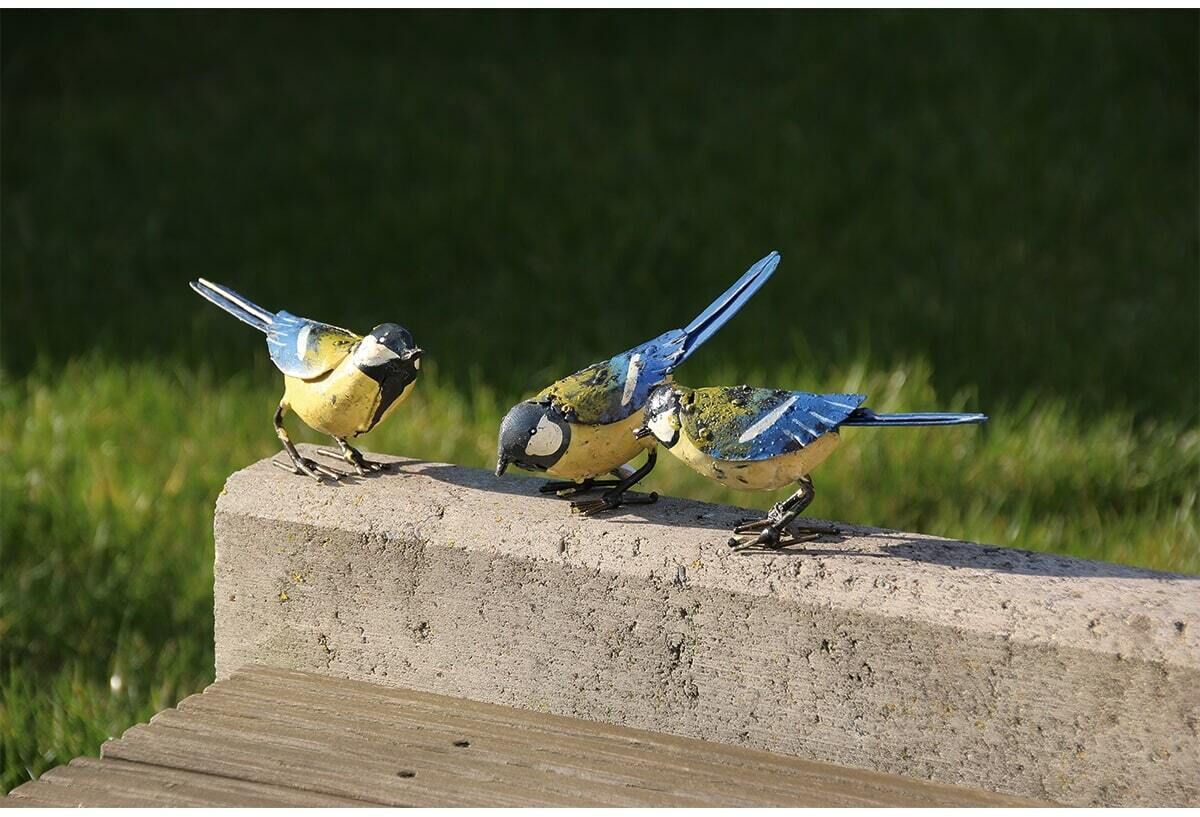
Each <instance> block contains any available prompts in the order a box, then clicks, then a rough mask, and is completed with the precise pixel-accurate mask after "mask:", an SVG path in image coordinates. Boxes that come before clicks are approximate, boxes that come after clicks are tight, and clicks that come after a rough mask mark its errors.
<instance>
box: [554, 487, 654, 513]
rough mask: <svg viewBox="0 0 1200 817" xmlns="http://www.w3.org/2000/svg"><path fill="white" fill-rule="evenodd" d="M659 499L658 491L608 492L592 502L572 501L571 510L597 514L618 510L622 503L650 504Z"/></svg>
mask: <svg viewBox="0 0 1200 817" xmlns="http://www.w3.org/2000/svg"><path fill="white" fill-rule="evenodd" d="M657 501H658V492H656V491H651V492H650V493H649V494H633V495H625V494H612V493H607V494H605V495H604V496H602V497H601V498H600V499H594V500H591V501H590V502H572V503H571V511H572V512H573V513H578V514H582V515H583V516H596V515H597V514H601V513H604V512H605V511H611V510H616V509H617V508H619V507H621V506H622V505H650V504H652V503H654V502H657Z"/></svg>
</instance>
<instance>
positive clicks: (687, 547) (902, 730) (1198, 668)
mask: <svg viewBox="0 0 1200 817" xmlns="http://www.w3.org/2000/svg"><path fill="white" fill-rule="evenodd" d="M381 459H389V458H386V457H381ZM390 459H393V460H395V461H396V462H398V463H400V465H399V468H398V469H397V472H396V473H393V474H389V475H383V476H376V477H369V478H363V479H356V480H353V481H349V482H347V483H346V484H342V485H339V486H328V485H317V484H315V483H314V482H313V481H311V480H309V479H308V478H301V477H298V476H294V475H291V474H287V473H285V472H283V471H281V470H279V469H277V468H274V467H272V465H271V464H270V462H268V461H266V460H264V461H262V462H259V463H257V464H256V465H253V466H251V467H249V468H247V469H245V470H243V471H240V472H238V473H236V474H234V475H233V476H232V477H231V478H230V479H229V482H228V483H227V484H226V486H225V490H224V491H223V492H222V494H221V497H220V498H219V500H218V502H217V512H216V519H215V528H216V541H217V561H216V590H215V593H216V595H215V608H216V610H215V613H216V655H217V676H218V678H223V677H227V676H229V675H230V674H231V673H233V672H234V671H236V670H237V669H238V668H240V667H242V666H245V665H249V664H270V665H275V666H281V667H286V668H291V669H298V670H308V671H317V672H322V673H327V674H329V675H334V676H341V677H349V678H358V679H364V680H370V681H375V682H378V683H382V684H387V685H392V686H402V687H407V688H411V689H416V690H423V691H429V692H438V693H443V694H448V695H455V696H461V697H466V698H471V699H474V700H478V701H485V702H492V703H501V704H508V705H511V706H517V707H523V708H526V709H532V710H538V711H544V712H551V713H556V714H562V715H574V716H577V717H583V718H589V719H593V720H599V721H607V722H611V723H615V724H623V725H627V726H632V727H638V728H643V729H650V730H655V731H661V732H669V733H674V734H678V735H683V736H689V737H699V738H704V739H707V740H715V741H721V742H724V743H729V744H735V745H741V746H747V747H752V748H761V749H769V750H771V751H775V752H781V753H785V754H790V755H794V756H797V757H801V758H806V759H811V760H818V761H826V762H831V763H837V764H841V765H847V766H857V767H861V768H866V769H873V770H877V771H883V772H892V773H898V774H902V775H908V776H911V777H917V778H923V779H930V780H935V781H939V782H943V783H951V784H962V785H968V786H972V787H981V788H985V789H988V790H992V791H998V792H1004V793H1009V794H1016V795H1024V796H1031V797H1037V798H1041V799H1048V800H1054V801H1058V802H1061V803H1067V804H1102V805H1135V804H1142V805H1185V804H1190V805H1196V804H1198V803H1200V595H1198V593H1200V577H1188V576H1176V575H1168V574H1161V573H1152V572H1148V571H1142V570H1135V569H1132V568H1127V567H1121V566H1117V565H1111V564H1104V563H1099V562H1087V561H1082V560H1078V559H1071V558H1065V557H1059V556H1051V555H1045V554H1038V553H1029V552H1024V551H1018V550H1009V549H1004V548H996V547H982V546H979V545H974V544H970V543H965V542H956V541H952V540H945V539H939V538H935V537H931V536H924V535H918V534H910V533H900V532H895V531H886V530H876V529H866V528H860V527H853V526H846V525H839V528H840V533H838V534H836V535H831V536H826V537H823V538H822V539H820V540H818V541H814V542H808V543H804V544H802V545H796V546H793V547H792V548H790V549H788V550H786V551H782V552H778V553H745V554H733V553H730V552H729V549H728V548H727V546H726V544H725V543H726V540H727V538H728V530H729V528H730V527H731V526H732V525H733V524H734V523H735V522H737V521H739V520H741V519H744V518H746V517H747V516H750V515H754V512H750V511H746V510H744V509H738V508H732V507H725V506H716V505H708V504H703V503H697V502H691V501H687V500H678V499H670V498H663V499H662V500H660V501H659V502H658V503H657V504H655V505H650V506H645V505H642V506H632V507H630V508H627V509H622V510H621V511H619V512H617V513H615V514H613V515H611V516H609V517H606V518H596V519H588V518H581V517H579V516H576V515H572V514H571V513H570V511H569V506H568V504H567V502H565V501H564V500H561V499H558V498H556V497H552V496H551V497H547V496H543V495H540V494H538V492H537V486H538V485H539V484H541V481H540V480H535V479H528V478H523V477H508V478H504V479H496V478H495V477H493V476H492V475H491V474H489V473H486V472H484V471H479V470H475V469H470V468H461V467H457V466H450V465H443V464H438V463H429V462H419V461H414V460H400V459H398V458H390Z"/></svg>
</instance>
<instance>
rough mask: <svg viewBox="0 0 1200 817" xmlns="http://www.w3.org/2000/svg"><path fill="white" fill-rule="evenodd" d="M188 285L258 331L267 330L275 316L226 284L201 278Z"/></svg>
mask: <svg viewBox="0 0 1200 817" xmlns="http://www.w3.org/2000/svg"><path fill="white" fill-rule="evenodd" d="M189 285H190V286H191V288H192V289H194V290H196V293H197V294H198V295H200V297H202V298H204V299H205V300H207V301H209V302H210V303H213V304H216V305H217V306H219V307H221V308H222V309H224V310H225V311H226V312H228V313H229V314H230V315H233V317H235V318H237V319H238V320H239V321H241V322H242V323H248V324H250V325H251V326H253V327H254V328H255V329H257V330H258V331H260V332H268V331H270V329H271V324H272V322H273V321H274V320H275V316H274V315H272V314H271V313H270V312H268V311H267V310H265V309H263V308H262V307H261V306H259V305H258V304H256V303H254V302H253V301H251V300H250V299H249V298H246V297H244V296H242V295H239V294H238V293H236V292H234V291H233V290H232V289H230V288H229V287H227V286H222V285H221V284H214V283H212V282H211V281H205V280H204V279H203V278H201V279H200V280H198V281H191V282H189Z"/></svg>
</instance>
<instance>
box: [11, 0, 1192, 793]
mask: <svg viewBox="0 0 1200 817" xmlns="http://www.w3.org/2000/svg"><path fill="white" fill-rule="evenodd" d="M1197 30H1198V26H1197V15H1196V14H1194V13H1191V12H1187V13H1167V14H1149V13H1137V14H1132V13H1127V14H1092V13H1046V14H1024V13H995V14H892V13H887V14H865V13H864V14H772V15H763V14H745V15H732V14H722V13H714V14H693V15H681V14H587V15H574V16H571V15H558V14H532V15H504V14H486V15H468V14H458V13H454V14H394V15H361V14H359V15H328V14H311V13H310V14H294V15H282V14H276V15H241V16H238V15H233V14H228V13H224V14H202V13H179V14H158V13H87V14H13V13H6V14H5V15H4V16H3V20H2V23H0V36H2V38H3V43H2V45H3V48H2V49H0V53H2V59H3V117H2V121H0V128H2V136H3V145H4V150H3V152H2V153H0V167H2V170H3V177H2V188H3V189H2V193H3V197H2V208H0V225H2V227H3V242H2V245H0V254H2V255H0V260H2V262H3V263H2V268H0V275H2V278H0V287H2V289H0V466H2V467H0V791H4V790H7V789H8V788H11V787H12V786H14V785H17V784H19V783H20V782H22V781H24V780H26V779H28V778H29V777H30V776H32V775H36V774H37V773H39V772H40V771H42V770H44V769H46V768H48V767H50V766H53V765H55V764H57V763H61V762H65V761H66V760H67V759H69V758H70V757H73V756H75V755H78V754H83V753H95V752H96V750H97V748H98V746H99V743H100V742H101V741H102V740H103V739H104V738H106V737H108V736H109V735H116V734H119V733H120V732H121V731H122V730H123V729H124V728H126V727H127V726H128V725H130V724H131V723H133V722H136V721H137V720H141V719H145V718H146V717H148V716H149V715H150V714H152V713H153V712H154V711H156V710H158V709H161V708H162V707H164V706H168V705H170V704H172V703H173V702H175V701H176V700H178V699H179V698H180V697H182V696H183V695H186V694H188V693H190V692H193V691H195V690H197V689H199V688H201V687H202V686H203V685H204V684H205V683H206V682H207V681H208V680H210V679H211V677H212V536H211V514H212V506H213V501H214V499H215V497H216V495H217V493H218V492H219V491H220V488H221V485H222V483H223V481H224V479H225V477H226V476H227V475H228V474H229V473H230V472H231V471H233V470H235V469H236V468H239V467H241V466H244V465H246V464H248V463H250V462H252V461H254V460H256V459H257V458H259V457H262V456H267V455H269V454H271V453H273V452H274V451H275V450H276V444H275V442H274V438H273V435H272V434H271V431H270V414H271V411H272V409H273V407H274V405H275V402H276V401H277V399H278V396H279V385H280V384H279V379H278V375H277V374H276V373H275V372H274V370H273V369H271V368H270V366H269V363H267V362H266V355H265V349H264V347H263V345H262V342H261V339H260V338H258V337H256V336H255V334H254V333H253V332H252V331H251V330H249V329H248V328H246V327H243V326H241V325H240V324H236V323H235V322H233V321H232V320H231V319H229V318H227V317H226V316H224V315H222V314H220V313H219V312H218V311H217V310H215V309H214V308H212V307H210V306H209V305H207V304H205V303H204V302H202V301H201V300H200V299H198V298H196V297H195V296H194V295H193V294H192V293H191V292H190V291H189V290H188V289H187V287H186V281H187V280H188V279H189V278H192V277H196V276H198V275H203V276H205V277H207V278H211V279H213V280H217V281H222V282H225V283H229V284H232V285H235V286H236V287H237V288H238V289H241V290H243V291H244V292H245V293H246V294H248V295H251V296H253V297H254V298H256V299H258V300H260V301H261V302H262V303H264V304H265V305H267V306H270V307H272V308H287V309H290V310H292V311H294V312H297V313H300V314H305V315H310V316H312V317H316V318H320V319H324V320H329V321H331V322H334V323H339V324H342V325H346V326H350V327H353V328H356V329H360V330H362V329H366V328H368V327H370V326H371V325H372V324H374V323H378V322H381V321H384V320H399V321H401V322H403V323H405V324H407V325H409V326H410V327H411V328H412V329H413V331H414V334H415V335H416V337H417V339H418V341H419V342H420V343H421V345H422V346H424V347H425V348H427V349H428V350H429V358H428V361H429V365H428V366H426V367H425V368H424V369H423V379H422V380H421V382H420V385H419V387H418V389H417V390H416V392H415V394H414V397H413V398H412V400H411V401H410V402H409V403H408V404H407V405H406V406H405V407H404V408H403V409H402V410H401V411H400V412H399V413H398V414H397V415H396V416H395V417H394V418H393V419H392V420H390V421H389V423H388V424H387V425H385V426H384V427H383V428H381V429H380V430H378V431H377V432H375V433H373V434H372V435H370V436H369V437H368V438H367V439H366V440H364V442H363V444H364V447H366V448H368V449H375V450H380V451H389V452H396V453H403V454H406V455H410V456H414V457H421V458H428V459H437V460H448V461H453V462H460V463H464V464H471V465H478V466H488V465H490V463H491V460H492V458H493V456H494V451H495V430H496V426H497V424H498V421H499V418H500V417H501V415H502V414H503V412H504V410H505V409H506V408H507V406H508V405H509V404H510V403H511V402H513V401H514V400H516V399H518V398H520V397H522V396H525V395H527V394H528V393H530V392H532V391H534V390H536V389H537V388H539V387H540V386H542V385H544V384H545V383H547V382H549V381H550V380H552V379H553V378H554V377H555V376H557V375H560V374H563V373H566V372H568V371H571V370H573V369H575V368H578V367H580V366H581V365H583V364H586V363H589V362H591V361H593V360H595V359H597V358H599V357H601V356H604V355H607V354H611V353H613V352H616V351H619V350H622V349H624V348H627V347H629V346H631V345H633V344H634V343H637V342H639V341H642V340H644V339H646V338H649V337H651V336H653V335H656V334H658V333H659V332H661V331H662V330H664V329H667V328H669V327H671V326H677V325H680V324H682V323H684V322H686V321H687V320H688V319H689V318H691V317H692V315H693V314H694V313H695V312H696V311H698V310H699V309H700V308H701V307H702V306H703V305H704V304H705V303H706V302H707V299H708V298H710V297H712V296H713V295H715V294H716V293H717V292H718V291H720V289H722V288H723V286H724V285H725V284H726V283H727V282H728V281H729V280H731V279H732V278H733V277H734V276H736V275H737V274H739V273H740V272H741V271H742V270H744V269H745V268H746V267H747V266H748V265H749V264H750V263H751V262H752V261H754V260H756V259H757V258H759V257H760V256H761V255H763V254H764V253H765V252H766V251H767V250H769V249H778V250H780V251H781V252H782V253H783V263H782V265H781V267H780V269H779V272H778V273H777V274H776V276H775V279H774V280H772V281H771V282H770V283H769V284H768V288H767V289H765V290H764V291H763V293H762V295H761V296H760V297H759V298H758V299H756V301H755V302H754V303H752V304H751V305H750V306H749V307H748V308H747V309H746V310H745V311H744V313H743V314H742V315H741V316H739V318H738V319H737V320H736V321H735V322H733V323H732V324H730V326H729V327H727V328H726V329H724V330H723V331H722V333H721V334H720V335H719V336H717V338H716V339H715V340H714V341H713V342H712V343H711V344H710V345H709V346H708V347H706V348H705V349H704V350H703V351H702V352H701V353H700V354H699V355H698V356H697V357H696V359H694V360H693V361H691V362H690V363H689V364H688V367H687V368H686V370H683V371H681V372H680V379H681V380H682V381H683V382H685V383H688V384H691V385H705V384H709V383H730V382H750V383H754V384H756V385H772V386H781V387H791V388H804V389H810V390H832V391H864V392H867V393H869V394H870V395H871V404H872V405H873V406H874V407H875V408H877V409H881V410H901V409H919V408H947V409H955V408H962V409H969V410H984V411H987V412H988V413H989V414H991V415H992V417H993V419H992V421H991V422H990V423H989V424H988V425H987V426H986V427H984V428H979V429H922V430H882V429H858V430H852V431H849V432H847V434H846V435H845V438H844V442H843V445H842V447H841V449H840V450H839V451H838V452H837V454H836V455H835V456H834V457H833V458H832V459H831V460H830V461H829V462H828V463H826V464H825V465H824V466H822V467H821V469H820V470H819V471H818V472H817V474H816V481H817V487H818V497H817V500H816V502H815V504H814V506H813V508H812V511H811V512H812V514H813V515H815V516H819V517H822V518H835V519H845V520H852V521H856V522H862V523H868V524H878V525H882V526H887V527H893V528H905V529H912V530H921V531H925V532H929V533H934V534H941V535H946V536H956V537H964V538H968V539H973V540H977V541H982V542H988V543H993V544H1002V545H1013V546H1018V547H1024V548H1031V549H1040V550H1049V551H1055V552H1060V553H1068V554H1073V555H1078V556H1084V557H1088V558H1096V559H1106V560H1112V561H1118V562H1123V563H1127V564H1132V565H1139V566H1144V567H1151V568H1156V569H1163V570H1173V571H1182V572H1189V573H1200V532H1198V529H1197V527H1198V523H1197V519H1198V515H1197V508H1196V494H1197V486H1198V485H1200V479H1198V477H1200V430H1198V428H1197V417H1198V407H1200V361H1198V354H1200V320H1198V318H1197V304H1198V303H1200V275H1198V273H1197V267H1198V244H1200V241H1198V235H1197V220H1198V215H1200V214H1198V212H1197V196H1198V191H1197V179H1198V178H1200V172H1198V170H1200V168H1198V164H1197V152H1198V144H1200V140H1198V139H1197V127H1196V122H1197V120H1198V117H1200V102H1198V99H1200V77H1198V76H1197V73H1196V71H1195V65H1196V63H1197V58H1198V49H1197ZM293 429H294V430H295V432H296V436H297V437H299V438H302V439H314V440H315V439H316V437H315V436H313V435H307V434H305V433H304V432H303V431H301V430H300V428H299V426H296V425H293ZM660 463H661V464H660V466H659V468H658V470H657V471H656V472H655V474H654V475H653V477H652V479H651V480H650V481H649V487H652V488H654V489H656V490H659V491H661V492H665V493H671V494H677V495H686V496H692V497H696V498H704V499H715V500H719V501H727V502H736V503H740V504H747V505H754V506H757V507H766V506H767V505H768V504H769V503H770V502H772V501H774V500H775V499H777V498H778V497H777V496H770V495H756V494H748V495H735V494H731V493H728V492H725V491H723V490H722V489H719V488H717V487H716V486H714V485H711V484H709V483H706V482H704V481H702V480H701V479H700V478H699V477H697V476H695V475H694V474H692V473H691V472H688V471H686V470H685V469H684V468H683V467H682V466H681V465H680V464H678V463H676V462H675V461H673V460H672V459H671V458H669V457H667V458H664V459H663V460H661V461H660Z"/></svg>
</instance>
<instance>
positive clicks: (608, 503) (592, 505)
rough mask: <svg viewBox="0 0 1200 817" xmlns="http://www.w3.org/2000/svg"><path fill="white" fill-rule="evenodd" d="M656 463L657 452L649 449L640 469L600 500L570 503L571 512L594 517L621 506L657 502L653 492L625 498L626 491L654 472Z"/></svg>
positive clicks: (618, 483) (656, 495) (621, 481)
mask: <svg viewBox="0 0 1200 817" xmlns="http://www.w3.org/2000/svg"><path fill="white" fill-rule="evenodd" d="M657 461H658V452H657V451H655V450H654V449H653V448H651V449H650V453H649V454H648V455H647V456H646V461H645V462H644V463H642V467H641V468H639V469H637V470H636V471H634V472H633V473H632V474H630V475H629V476H627V477H625V478H624V479H622V480H619V481H618V482H617V484H616V485H615V486H614V487H613V488H611V489H609V490H607V491H605V492H604V495H603V496H601V497H600V499H595V500H592V501H591V502H572V503H571V510H573V511H578V512H579V513H581V514H583V515H584V516H595V515H596V514H598V513H603V512H604V511H610V510H612V509H614V508H619V507H621V506H622V505H649V504H650V503H652V502H657V501H658V494H657V493H654V492H651V493H649V494H647V495H646V496H625V492H626V491H628V490H629V489H630V488H632V487H633V486H634V485H636V484H637V483H639V482H641V481H642V480H643V479H645V478H646V475H647V474H649V473H650V472H651V471H653V470H654V463H655V462H657Z"/></svg>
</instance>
